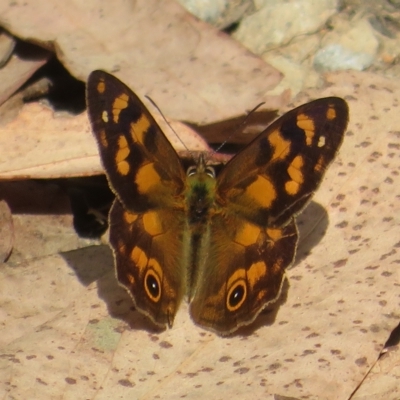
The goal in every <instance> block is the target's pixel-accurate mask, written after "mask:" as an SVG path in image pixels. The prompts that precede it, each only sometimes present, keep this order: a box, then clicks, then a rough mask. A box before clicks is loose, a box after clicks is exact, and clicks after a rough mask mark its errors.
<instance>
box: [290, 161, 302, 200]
mask: <svg viewBox="0 0 400 400" xmlns="http://www.w3.org/2000/svg"><path fill="white" fill-rule="evenodd" d="M303 165H304V159H303V157H302V156H301V155H298V156H296V157H295V158H294V159H293V161H292V163H291V164H290V165H289V167H288V169H287V172H288V174H289V176H290V178H291V179H292V180H291V181H288V182H286V183H285V190H286V192H287V193H288V194H290V195H292V196H294V195H295V194H297V193H298V191H299V190H300V186H301V185H302V183H303V182H304V175H303V173H302V172H301V168H302V167H303Z"/></svg>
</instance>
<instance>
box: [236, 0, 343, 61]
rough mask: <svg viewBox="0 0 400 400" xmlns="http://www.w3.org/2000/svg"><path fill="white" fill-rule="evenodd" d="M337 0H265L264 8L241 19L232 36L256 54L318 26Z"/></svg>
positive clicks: (313, 30)
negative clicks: (278, 0)
mask: <svg viewBox="0 0 400 400" xmlns="http://www.w3.org/2000/svg"><path fill="white" fill-rule="evenodd" d="M337 3H338V2H337V1H336V0H319V1H316V0H286V1H281V2H277V1H276V0H274V1H271V0H264V1H263V2H262V4H261V3H259V4H261V5H263V8H261V9H260V10H259V11H257V12H255V13H254V14H252V15H250V16H248V17H245V18H243V20H242V22H241V23H240V26H239V28H238V29H237V30H236V32H235V33H234V37H235V38H236V39H237V40H238V41H239V42H241V43H242V44H243V45H244V46H246V47H247V48H248V49H250V50H251V51H253V52H254V53H256V54H262V53H264V52H265V51H267V50H269V49H272V48H276V47H278V46H281V45H283V44H286V43H288V42H289V41H290V40H292V39H293V38H295V37H297V36H299V35H305V34H310V33H313V32H316V31H317V30H318V29H320V28H321V27H322V26H323V25H324V24H325V23H326V21H327V19H328V18H329V17H331V16H332V15H333V14H335V13H336V11H337Z"/></svg>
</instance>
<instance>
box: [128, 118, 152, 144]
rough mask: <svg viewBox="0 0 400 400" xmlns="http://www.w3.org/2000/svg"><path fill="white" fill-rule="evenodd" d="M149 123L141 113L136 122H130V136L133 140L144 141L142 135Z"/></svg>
mask: <svg viewBox="0 0 400 400" xmlns="http://www.w3.org/2000/svg"><path fill="white" fill-rule="evenodd" d="M150 125H151V122H150V120H149V119H148V118H147V116H146V115H145V114H142V115H141V116H140V118H139V119H138V120H137V121H136V122H132V123H131V136H132V139H133V141H134V142H137V143H142V144H143V143H144V136H145V134H146V132H147V131H148V129H149V127H150Z"/></svg>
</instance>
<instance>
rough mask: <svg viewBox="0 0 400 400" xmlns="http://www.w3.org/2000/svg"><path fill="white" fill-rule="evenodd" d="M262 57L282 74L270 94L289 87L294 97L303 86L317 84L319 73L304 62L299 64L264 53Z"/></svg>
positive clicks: (279, 56)
mask: <svg viewBox="0 0 400 400" xmlns="http://www.w3.org/2000/svg"><path fill="white" fill-rule="evenodd" d="M263 59H264V60H265V61H266V62H268V64H270V65H272V66H273V67H274V68H276V69H277V70H278V71H280V72H282V73H283V74H284V77H283V79H282V80H281V82H280V83H279V85H278V86H276V87H275V88H274V90H273V91H271V92H269V93H270V94H275V93H276V94H278V93H282V91H284V90H287V89H289V90H290V92H291V96H292V97H295V96H296V95H297V94H298V93H299V92H301V91H302V90H303V89H304V88H305V87H315V86H318V85H319V82H320V77H319V75H318V74H317V73H316V72H315V71H314V70H313V69H312V68H310V66H309V65H307V64H306V63H303V64H300V63H296V62H295V61H293V60H290V59H288V58H285V57H283V56H281V55H277V54H273V53H266V54H265V55H264V56H263Z"/></svg>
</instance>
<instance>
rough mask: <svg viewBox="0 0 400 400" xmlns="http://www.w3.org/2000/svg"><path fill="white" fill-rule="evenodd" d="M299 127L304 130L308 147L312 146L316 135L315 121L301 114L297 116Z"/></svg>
mask: <svg viewBox="0 0 400 400" xmlns="http://www.w3.org/2000/svg"><path fill="white" fill-rule="evenodd" d="M297 126H298V127H299V128H300V129H303V131H304V133H305V135H306V144H307V146H311V144H312V140H313V137H314V135H315V125H314V121H313V120H312V119H311V118H310V117H309V116H307V115H306V114H299V115H298V116H297Z"/></svg>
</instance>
